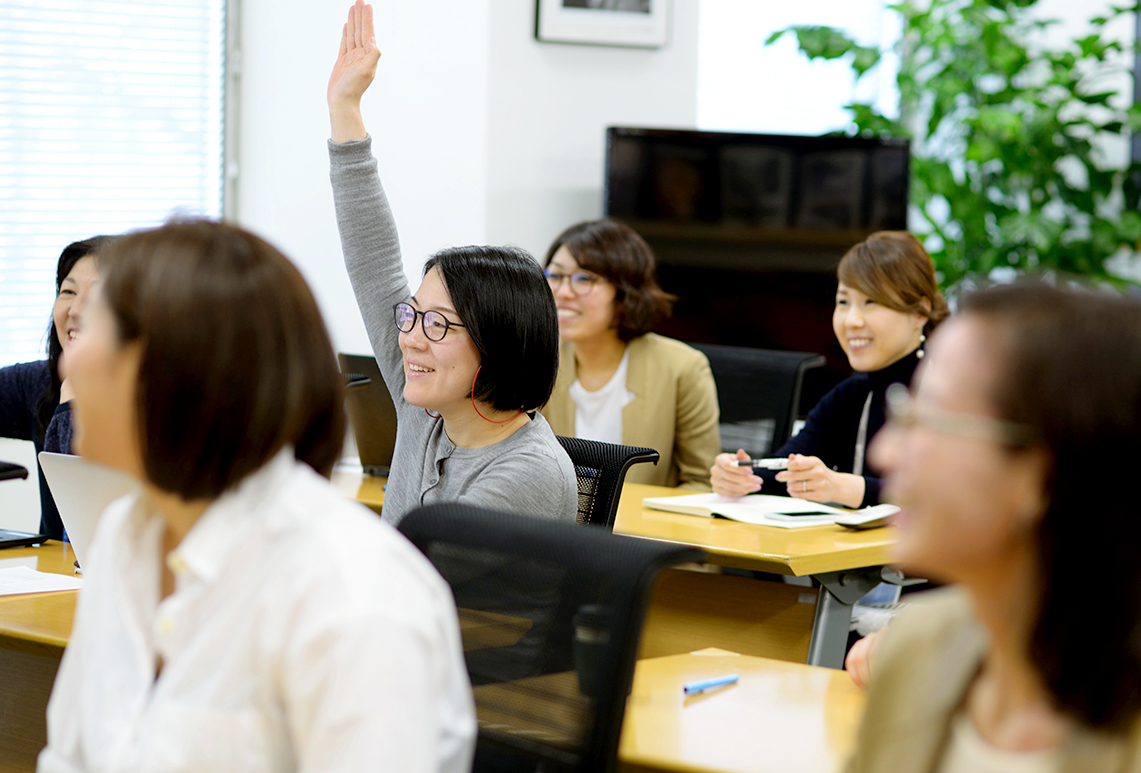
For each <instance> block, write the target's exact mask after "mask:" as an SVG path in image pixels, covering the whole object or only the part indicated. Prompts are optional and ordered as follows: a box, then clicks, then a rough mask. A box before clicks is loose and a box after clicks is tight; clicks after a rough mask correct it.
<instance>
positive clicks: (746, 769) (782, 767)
mask: <svg viewBox="0 0 1141 773" xmlns="http://www.w3.org/2000/svg"><path fill="white" fill-rule="evenodd" d="M734 673H735V674H740V676H741V678H740V681H739V682H738V683H737V684H735V685H731V686H729V687H724V688H721V689H718V690H714V691H711V692H708V693H703V694H700V695H696V696H693V697H685V695H684V694H683V692H682V685H684V684H687V683H689V682H694V681H697V680H699V679H707V678H710V677H714V676H722V675H725V674H734ZM864 697H865V696H864V692H863V690H861V689H860V688H858V687H856V685H855V683H854V682H853V681H852V679H851V677H849V676H848V674H847V673H846V672H844V671H837V670H835V669H831V668H820V667H818V666H807V665H803V664H799V663H786V662H784V661H781V660H769V659H768V658H757V657H752V656H749V655H736V654H733V653H728V652H726V651H724V650H701V651H698V652H696V653H688V654H685V655H670V656H668V657H662V658H649V659H646V660H639V661H638V664H637V667H636V668H635V670H634V689H633V691H632V692H631V693H630V699H629V701H628V702H627V704H626V717H625V721H624V723H623V725H622V740H621V742H620V745H619V751H618V758H619V759H620V760H621V761H622V762H623V763H624V764H625V765H628V766H632V767H633V768H634V769H639V770H640V769H653V770H676V771H685V772H686V773H770V772H771V773H835V771H838V770H840V769H841V768H842V766H843V763H844V761H845V760H846V758H847V756H848V753H849V752H850V750H851V748H852V744H853V742H854V741H855V736H856V728H857V726H858V724H859V720H860V715H861V714H862V712H863V708H864Z"/></svg>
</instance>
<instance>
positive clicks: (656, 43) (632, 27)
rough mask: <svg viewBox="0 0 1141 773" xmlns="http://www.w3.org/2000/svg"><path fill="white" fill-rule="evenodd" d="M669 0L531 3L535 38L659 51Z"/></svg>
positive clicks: (663, 41)
mask: <svg viewBox="0 0 1141 773" xmlns="http://www.w3.org/2000/svg"><path fill="white" fill-rule="evenodd" d="M668 5H669V0H535V38H536V39H538V40H541V41H544V42H547V43H587V44H592V45H599V46H630V47H634V48H660V47H662V46H664V45H665V44H666V40H667V39H668V37H669V13H668V12H669V8H668Z"/></svg>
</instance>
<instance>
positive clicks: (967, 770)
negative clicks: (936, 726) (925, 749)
mask: <svg viewBox="0 0 1141 773" xmlns="http://www.w3.org/2000/svg"><path fill="white" fill-rule="evenodd" d="M1061 769H1062V757H1061V753H1060V752H1059V750H1058V749H1056V748H1054V749H1042V750H1040V751H1029V752H1012V751H1007V750H1005V749H999V748H997V747H995V746H991V745H990V743H988V742H987V740H986V739H985V738H983V737H982V735H981V734H980V733H979V731H978V729H976V728H975V723H974V722H972V721H971V718H970V717H968V716H967V715H966V713H965V712H962V711H960V712H959V713H958V714H956V715H955V716H954V717H953V718H952V720H951V737H950V740H949V741H948V742H947V751H946V752H945V753H944V755H943V763H942V765H941V766H940V768H939V773H1057V772H1058V771H1060V770H1061Z"/></svg>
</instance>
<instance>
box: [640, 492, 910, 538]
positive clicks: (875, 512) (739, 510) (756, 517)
mask: <svg viewBox="0 0 1141 773" xmlns="http://www.w3.org/2000/svg"><path fill="white" fill-rule="evenodd" d="M642 504H643V505H644V506H645V507H648V508H650V509H651V510H664V511H666V512H670V513H682V514H683V515H700V516H704V517H706V518H712V517H715V516H720V517H722V518H728V519H730V520H733V521H741V522H743V523H752V524H756V525H758V526H776V527H778V528H781V529H797V528H804V527H806V526H826V525H828V524H832V523H837V522H840V523H841V524H843V525H853V526H854V525H855V524H857V523H863V524H864V525H865V526H870V525H873V524H874V525H880V523H881V522H882V519H883V518H886V517H887V516H890V515H894V514H895V513H897V512H899V508H898V507H896V506H895V505H874V506H872V507H865V508H863V509H862V510H845V509H843V508H839V507H831V506H829V505H822V504H820V503H819V502H808V501H806V500H803V499H794V498H792V497H774V496H770V495H768V494H750V495H749V496H746V497H723V496H720V495H718V494H691V495H689V496H680V497H646V498H645V499H643V500H642ZM848 522H850V523H848Z"/></svg>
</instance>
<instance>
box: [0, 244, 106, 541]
mask: <svg viewBox="0 0 1141 773" xmlns="http://www.w3.org/2000/svg"><path fill="white" fill-rule="evenodd" d="M111 238H112V237H110V236H94V237H92V238H90V239H84V240H83V241H79V242H73V243H72V244H69V245H67V247H65V248H64V250H63V253H62V254H61V255H60V256H59V263H58V264H57V265H56V273H55V290H56V299H55V305H54V307H53V308H52V320H51V324H50V325H49V326H48V336H47V338H48V358H47V359H46V360H37V361H36V362H24V363H20V364H19V365H12V366H11V367H7V368H0V437H9V438H15V439H17V440H31V441H32V442H33V443H34V444H35V447H36V453H37V454H38V453H39V452H40V451H54V452H56V453H64V454H69V453H71V410H70V407H69V403H68V401H69V400H70V399H71V390H70V388H69V385H68V383H67V382H66V381H65V380H63V379H61V378H60V361H61V359H62V358H63V355H64V353H65V352H66V351H67V348H68V346H69V345H70V342H71V340H72V338H73V337H74V335H75V330H76V320H77V319H78V316H79V311H80V309H82V308H83V302H84V300H85V299H86V297H87V293H88V291H89V290H90V289H91V287H92V285H93V284H94V283H95V281H96V280H97V279H98V276H99V275H98V267H97V265H96V263H95V255H94V253H95V252H97V251H98V250H100V249H102V248H103V247H104V246H105V245H106V244H107V243H108V242H110V241H111ZM39 477H40V533H42V534H47V535H48V536H49V537H51V538H52V539H62V538H63V524H62V523H61V522H60V519H59V511H58V510H56V506H55V500H53V499H52V495H51V492H50V491H49V490H48V485H47V481H46V480H44V474H43V471H40V474H39Z"/></svg>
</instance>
